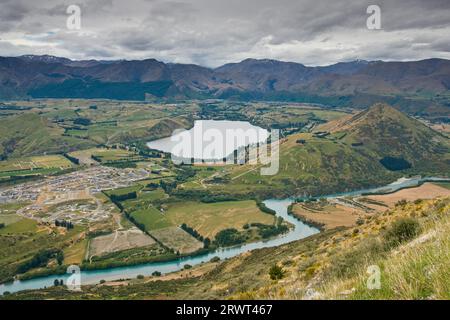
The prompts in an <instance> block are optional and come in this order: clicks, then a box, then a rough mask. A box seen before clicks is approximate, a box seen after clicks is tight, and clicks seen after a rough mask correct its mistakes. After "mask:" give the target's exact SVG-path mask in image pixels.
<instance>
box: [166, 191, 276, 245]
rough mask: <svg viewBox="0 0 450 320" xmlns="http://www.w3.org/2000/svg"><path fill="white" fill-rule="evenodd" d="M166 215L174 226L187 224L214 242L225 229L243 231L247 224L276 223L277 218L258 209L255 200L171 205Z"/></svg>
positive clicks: (192, 202)
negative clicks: (217, 235) (216, 236)
mask: <svg viewBox="0 0 450 320" xmlns="http://www.w3.org/2000/svg"><path fill="white" fill-rule="evenodd" d="M164 215H165V216H166V217H167V220H168V221H170V222H172V223H173V224H174V225H181V224H183V223H186V224H187V225H188V226H189V227H191V228H193V229H195V230H197V231H198V233H200V234H201V235H202V236H203V237H207V238H210V239H214V237H215V235H216V234H217V233H218V232H219V231H221V230H223V229H228V228H236V229H237V230H242V228H243V226H244V225H245V224H250V223H262V224H268V225H271V224H273V223H274V217H273V216H272V215H269V214H267V213H264V212H262V211H261V210H259V208H258V207H257V206H256V203H255V201H253V200H245V201H226V202H215V203H200V202H194V201H184V202H176V203H172V204H169V205H168V207H167V209H165V210H164Z"/></svg>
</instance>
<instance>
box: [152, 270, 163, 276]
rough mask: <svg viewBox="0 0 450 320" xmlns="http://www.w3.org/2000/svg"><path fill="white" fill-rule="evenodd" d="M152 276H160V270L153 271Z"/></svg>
mask: <svg viewBox="0 0 450 320" xmlns="http://www.w3.org/2000/svg"><path fill="white" fill-rule="evenodd" d="M152 276H154V277H160V276H161V272H159V271H153V273H152Z"/></svg>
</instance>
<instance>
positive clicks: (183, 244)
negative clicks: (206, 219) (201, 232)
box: [151, 227, 203, 254]
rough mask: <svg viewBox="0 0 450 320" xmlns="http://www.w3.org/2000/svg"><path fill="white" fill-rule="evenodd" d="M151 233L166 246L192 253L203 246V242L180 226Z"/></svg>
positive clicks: (181, 251)
mask: <svg viewBox="0 0 450 320" xmlns="http://www.w3.org/2000/svg"><path fill="white" fill-rule="evenodd" d="M151 235H152V236H153V237H155V238H156V239H158V240H159V241H161V242H162V243H163V244H164V245H165V246H167V247H169V248H171V249H173V250H175V251H179V252H180V253H182V254H183V253H191V252H194V251H197V250H199V249H201V248H203V243H202V242H200V241H198V240H197V239H195V238H194V237H193V236H191V235H190V234H189V233H187V232H186V231H184V230H183V229H181V228H179V227H167V228H163V229H158V230H153V231H151Z"/></svg>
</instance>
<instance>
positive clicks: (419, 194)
mask: <svg viewBox="0 0 450 320" xmlns="http://www.w3.org/2000/svg"><path fill="white" fill-rule="evenodd" d="M446 196H450V190H449V189H446V188H444V187H441V186H438V185H436V184H434V183H428V182H427V183H424V184H423V185H421V186H420V187H417V188H409V189H403V190H400V191H397V192H394V193H391V194H384V195H377V196H368V197H367V198H369V199H372V200H375V201H379V202H383V203H385V204H386V205H388V206H389V207H394V206H395V204H396V203H397V202H398V201H400V200H406V201H414V200H417V199H424V200H425V199H433V198H436V197H446Z"/></svg>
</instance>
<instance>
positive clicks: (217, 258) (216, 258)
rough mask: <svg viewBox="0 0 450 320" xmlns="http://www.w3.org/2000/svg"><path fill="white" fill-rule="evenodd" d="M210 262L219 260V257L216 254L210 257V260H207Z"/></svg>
mask: <svg viewBox="0 0 450 320" xmlns="http://www.w3.org/2000/svg"><path fill="white" fill-rule="evenodd" d="M209 261H210V262H219V261H220V258H219V257H218V256H215V257H212V258H211V260H209Z"/></svg>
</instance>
